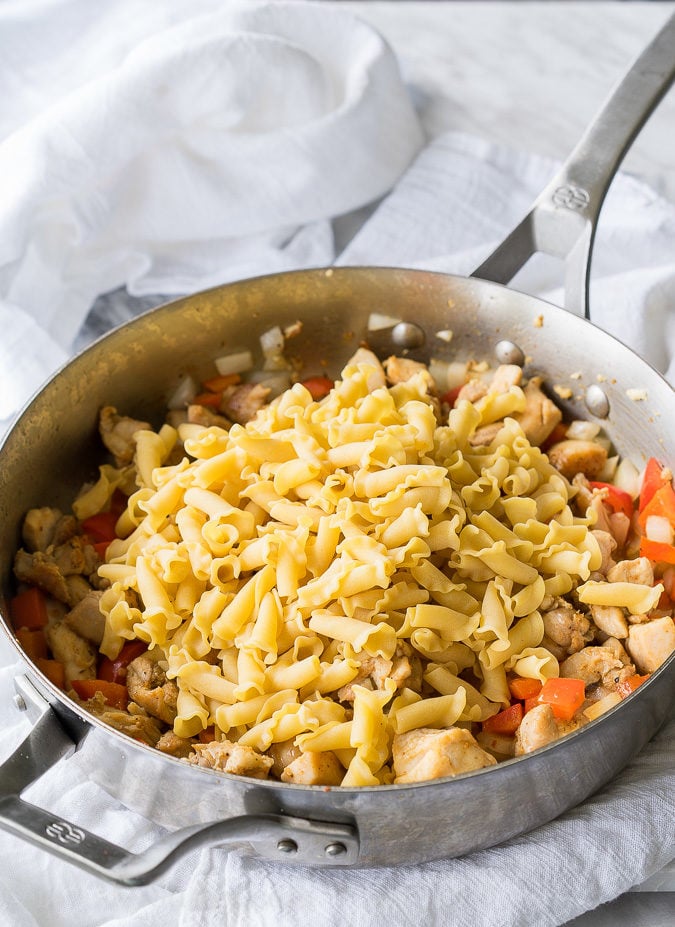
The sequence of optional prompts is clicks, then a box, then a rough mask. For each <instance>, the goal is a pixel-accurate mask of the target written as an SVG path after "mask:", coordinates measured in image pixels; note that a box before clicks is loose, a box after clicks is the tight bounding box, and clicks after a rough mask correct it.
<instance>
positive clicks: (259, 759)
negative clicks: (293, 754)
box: [188, 740, 272, 779]
mask: <svg viewBox="0 0 675 927" xmlns="http://www.w3.org/2000/svg"><path fill="white" fill-rule="evenodd" d="M188 762H190V763H192V764H193V765H194V766H204V767H205V768H207V769H220V770H222V771H223V772H226V773H232V775H234V776H249V777H250V778H252V779H267V776H268V773H269V771H270V768H271V766H272V758H271V757H269V756H262V755H261V754H260V753H258V751H257V750H254V749H253V747H248V746H246V745H244V744H233V743H230V741H229V740H214V741H212V742H211V743H208V744H195V746H194V752H193V753H192V754H190V756H189V757H188Z"/></svg>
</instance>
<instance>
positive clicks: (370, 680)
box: [337, 641, 422, 702]
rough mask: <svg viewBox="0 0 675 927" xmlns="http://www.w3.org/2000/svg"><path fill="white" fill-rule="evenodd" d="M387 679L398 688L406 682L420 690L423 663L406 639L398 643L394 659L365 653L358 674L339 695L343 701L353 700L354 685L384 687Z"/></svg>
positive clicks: (372, 687)
mask: <svg viewBox="0 0 675 927" xmlns="http://www.w3.org/2000/svg"><path fill="white" fill-rule="evenodd" d="M411 677H412V679H411ZM385 679H392V680H393V681H394V682H395V683H396V688H397V689H400V688H401V687H402V686H403V685H404V684H405V685H406V686H407V687H408V688H409V689H410V688H412V689H413V690H414V691H418V690H419V686H420V684H421V681H422V665H421V662H420V659H419V657H415V656H413V649H412V647H411V646H410V645H409V644H407V643H406V642H405V641H399V642H398V643H397V645H396V651H395V652H394V655H393V659H392V660H386V659H385V658H384V657H379V656H376V657H370V656H365V655H364V658H363V659H362V660H361V666H360V668H359V672H358V675H357V676H356V677H355V678H354V679H352V681H351V682H349V683H347V685H345V686H342V688H341V689H338V692H337V697H338V699H339V701H341V702H353V701H354V686H365V687H366V688H367V689H383V688H384V681H385Z"/></svg>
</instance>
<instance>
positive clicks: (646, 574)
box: [607, 557, 654, 586]
mask: <svg viewBox="0 0 675 927" xmlns="http://www.w3.org/2000/svg"><path fill="white" fill-rule="evenodd" d="M607 582H608V583H639V584H642V585H643V586H653V585H654V568H653V566H652V565H651V562H650V561H649V560H647V558H646V557H637V558H636V559H635V560H620V561H619V562H618V563H617V564H616V565H615V566H613V567H612V569H611V570H610V571H609V572H608V573H607Z"/></svg>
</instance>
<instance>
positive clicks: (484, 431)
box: [469, 422, 504, 447]
mask: <svg viewBox="0 0 675 927" xmlns="http://www.w3.org/2000/svg"><path fill="white" fill-rule="evenodd" d="M503 427H504V422H492V424H491V425H483V427H482V428H478V429H477V431H474V433H473V434H472V435H471V437H470V438H469V444H470V445H471V447H482V446H485V445H487V444H492V442H493V441H494V439H495V438H496V437H497V435H498V434H499V432H500V431H501V430H502V428H503Z"/></svg>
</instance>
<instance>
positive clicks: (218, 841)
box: [0, 676, 359, 886]
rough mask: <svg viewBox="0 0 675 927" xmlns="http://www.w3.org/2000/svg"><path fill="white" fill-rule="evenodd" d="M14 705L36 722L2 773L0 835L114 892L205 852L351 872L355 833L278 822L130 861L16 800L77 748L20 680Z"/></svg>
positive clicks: (240, 824)
mask: <svg viewBox="0 0 675 927" xmlns="http://www.w3.org/2000/svg"><path fill="white" fill-rule="evenodd" d="M16 688H17V704H20V705H22V707H25V708H26V709H27V710H28V712H29V715H31V716H32V720H33V721H34V724H33V727H32V728H31V730H30V732H29V734H28V735H27V737H26V739H25V740H24V741H23V743H21V744H20V746H19V747H18V748H17V749H16V750H15V752H14V753H13V754H12V755H11V756H10V757H9V758H8V759H7V760H6V761H5V762H4V763H3V764H2V765H1V766H0V828H2V829H3V830H6V831H9V832H10V833H11V834H14V835H15V836H17V837H21V838H22V839H24V840H26V841H28V842H29V843H32V844H34V845H35V846H38V847H39V848H40V849H42V850H46V851H47V852H49V853H52V854H53V855H55V856H58V857H59V858H61V859H62V860H64V861H66V862H69V863H73V864H74V865H76V866H79V867H80V868H81V869H84V870H86V871H87V872H90V873H92V874H94V875H97V876H100V877H102V878H104V879H107V880H109V881H111V882H115V883H117V884H119V885H127V886H132V885H145V884H147V883H148V882H151V881H152V880H153V879H156V878H157V877H158V876H159V875H161V874H162V873H163V872H165V871H166V870H167V869H168V868H169V867H170V866H172V865H173V864H174V863H176V862H177V861H178V860H179V859H180V858H181V857H182V856H184V855H185V854H186V853H189V852H191V851H192V850H195V849H197V848H200V847H207V846H228V845H229V846H230V847H232V846H241V845H247V844H248V845H250V846H252V847H253V850H254V852H255V854H256V855H257V856H263V857H266V858H268V859H277V860H280V861H282V862H292V863H298V864H301V865H304V866H348V865H353V864H354V863H355V862H356V861H357V859H358V855H359V841H358V836H357V833H356V830H355V828H354V827H352V826H350V825H348V824H336V823H332V822H323V821H309V820H306V819H305V818H295V817H290V816H288V815H282V814H258V815H243V816H241V817H235V818H227V819H225V820H220V821H213V822H211V823H208V824H197V825H195V826H194V827H184V828H181V829H180V830H177V831H174V832H173V833H171V834H168V835H167V836H166V837H163V838H161V839H160V840H158V841H157V842H156V843H154V844H153V845H152V846H151V847H149V848H148V849H147V850H144V851H143V852H142V853H131V852H130V851H129V850H125V849H123V848H122V847H120V846H117V844H114V843H111V842H109V841H108V840H105V839H104V838H102V837H99V836H97V835H96V834H93V833H91V832H90V831H87V830H85V829H84V828H83V827H80V826H78V825H77V824H73V823H72V822H70V821H66V820H63V819H62V818H60V817H59V816H58V815H55V814H53V813H52V812H50V811H47V810H45V809H43V808H39V807H37V806H36V805H33V804H31V803H30V802H27V801H24V800H23V799H22V798H21V792H23V790H24V789H25V788H27V787H28V786H29V785H30V784H31V783H32V782H35V781H36V780H37V779H39V778H40V776H41V775H43V773H46V772H47V771H48V770H49V769H51V767H52V766H54V765H55V763H57V762H58V761H59V760H60V759H62V758H64V757H66V756H68V755H69V754H70V753H72V752H73V751H74V747H75V745H74V744H73V741H72V740H71V739H70V737H69V736H68V735H67V734H66V732H65V731H64V729H63V727H62V725H61V723H60V721H59V719H58V717H57V716H56V714H55V712H54V711H53V710H52V708H51V707H50V705H49V703H48V702H47V701H46V700H45V699H43V698H42V696H41V695H40V694H39V693H38V692H37V690H36V689H35V688H34V686H33V685H32V683H31V682H30V680H29V679H28V678H27V677H26V676H20V677H18V678H17V679H16Z"/></svg>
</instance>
